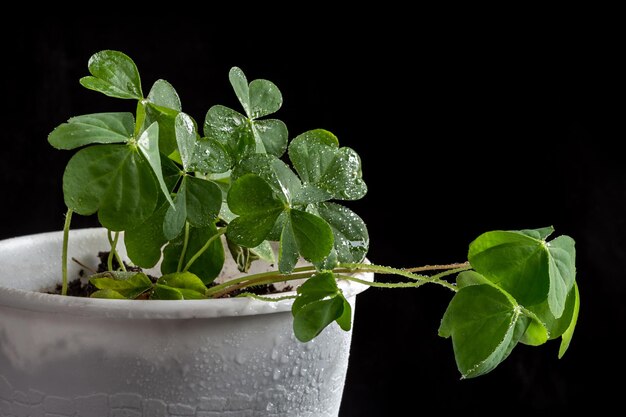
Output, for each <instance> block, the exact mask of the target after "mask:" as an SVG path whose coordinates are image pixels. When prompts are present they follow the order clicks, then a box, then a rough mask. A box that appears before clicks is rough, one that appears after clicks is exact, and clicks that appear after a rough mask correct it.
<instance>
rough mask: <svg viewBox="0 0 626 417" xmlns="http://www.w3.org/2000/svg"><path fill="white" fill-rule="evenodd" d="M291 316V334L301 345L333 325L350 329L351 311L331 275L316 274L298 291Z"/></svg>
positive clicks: (325, 273)
mask: <svg viewBox="0 0 626 417" xmlns="http://www.w3.org/2000/svg"><path fill="white" fill-rule="evenodd" d="M291 312H292V314H293V317H294V320H293V329H294V333H295V335H296V338H297V339H298V340H300V341H301V342H308V341H310V340H312V339H313V338H315V337H316V336H317V335H318V334H320V333H321V332H322V330H324V328H326V327H327V326H328V325H329V324H331V323H332V322H333V321H337V322H338V323H339V325H340V326H341V327H342V328H343V329H349V328H350V327H351V317H352V309H351V307H350V304H349V303H348V302H347V300H346V299H345V297H344V296H343V294H342V293H341V290H339V288H338V287H337V283H336V281H335V277H334V275H333V274H332V272H322V273H319V274H316V275H314V276H312V277H311V278H309V279H308V280H307V281H306V282H305V283H304V284H302V285H301V286H300V287H298V296H297V297H296V299H295V300H294V302H293V305H292V308H291Z"/></svg>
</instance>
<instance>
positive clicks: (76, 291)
mask: <svg viewBox="0 0 626 417" xmlns="http://www.w3.org/2000/svg"><path fill="white" fill-rule="evenodd" d="M98 258H100V263H99V264H98V267H97V269H96V271H93V270H91V271H85V269H81V270H80V271H79V272H78V275H79V276H78V278H75V279H74V280H71V281H69V282H68V284H67V295H69V296H72V297H90V296H91V294H93V293H94V292H95V291H97V290H98V289H97V288H96V287H94V286H93V285H92V284H91V283H90V282H89V280H88V279H87V277H88V276H89V275H91V274H93V273H94V272H95V273H102V272H106V271H108V270H109V268H108V264H107V262H108V259H109V252H98ZM124 266H125V267H126V270H127V271H131V272H143V269H141V268H140V267H138V266H130V265H128V264H127V263H126V262H124ZM119 267H120V264H119V263H118V262H117V260H116V259H115V258H113V269H114V270H117V269H118V268H119ZM148 278H150V280H151V281H152V282H153V283H156V281H157V279H158V278H157V277H154V276H151V275H148ZM215 285H217V284H216V283H211V284H209V285H208V286H209V287H213V286H215ZM61 289H62V287H61V284H57V286H56V288H55V290H54V291H52V292H50V294H61ZM292 290H293V287H292V286H291V285H287V286H286V287H285V288H284V289H282V290H278V289H277V288H276V286H275V285H274V284H263V285H256V286H254V287H247V288H243V289H240V290H235V291H233V292H231V293H229V294H226V295H224V296H222V297H221V298H232V297H236V296H237V295H239V294H242V293H246V292H248V293H252V294H256V295H268V294H278V293H281V292H287V291H292Z"/></svg>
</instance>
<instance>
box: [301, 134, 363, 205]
mask: <svg viewBox="0 0 626 417" xmlns="http://www.w3.org/2000/svg"><path fill="white" fill-rule="evenodd" d="M289 158H290V159H291V162H292V163H293V166H294V168H295V169H296V171H297V172H298V175H300V178H301V179H302V181H303V183H304V187H303V188H302V192H301V194H300V195H299V196H298V197H297V199H296V201H298V202H299V203H301V204H309V203H316V202H322V201H326V200H331V199H337V200H358V199H359V198H361V197H363V196H364V195H365V193H366V192H367V187H366V185H365V182H364V181H363V179H362V174H361V159H360V158H359V156H358V155H357V153H356V152H354V151H353V150H352V149H350V148H345V147H344V148H339V145H338V142H337V138H336V137H335V136H334V135H333V134H332V133H330V132H328V131H325V130H322V129H317V130H311V131H308V132H305V133H303V134H301V135H300V136H298V137H296V138H295V139H294V140H292V141H291V144H290V145H289Z"/></svg>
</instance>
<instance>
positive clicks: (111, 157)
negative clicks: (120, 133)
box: [63, 144, 159, 231]
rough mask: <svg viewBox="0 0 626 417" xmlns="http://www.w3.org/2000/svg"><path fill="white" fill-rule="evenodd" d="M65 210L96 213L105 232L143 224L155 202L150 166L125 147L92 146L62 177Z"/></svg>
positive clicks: (152, 210)
mask: <svg viewBox="0 0 626 417" xmlns="http://www.w3.org/2000/svg"><path fill="white" fill-rule="evenodd" d="M63 194H64V196H65V204H66V205H67V207H68V208H70V209H72V210H74V211H75V212H76V213H78V214H81V215H85V216H87V215H90V214H94V213H96V212H98V218H99V220H100V223H101V224H102V225H103V226H104V227H106V228H108V229H109V230H114V231H115V230H117V231H120V230H126V229H128V228H131V227H133V226H134V225H136V224H138V223H140V222H143V221H144V220H146V219H147V218H148V217H149V216H150V215H151V214H152V213H153V212H154V209H155V208H156V204H157V200H158V198H159V191H158V188H157V183H156V181H155V179H154V174H153V173H152V168H151V166H150V164H149V163H148V162H147V161H146V160H145V158H144V157H143V156H142V155H141V154H140V152H139V151H138V150H136V149H134V148H133V147H132V146H129V145H117V144H114V145H94V146H90V147H88V148H84V149H81V150H80V151H78V152H77V153H76V154H75V155H74V156H73V157H72V158H71V159H70V161H69V162H68V164H67V167H66V169H65V174H64V175H63Z"/></svg>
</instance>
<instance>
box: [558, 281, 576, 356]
mask: <svg viewBox="0 0 626 417" xmlns="http://www.w3.org/2000/svg"><path fill="white" fill-rule="evenodd" d="M573 290H574V308H573V311H572V318H571V320H570V323H569V326H567V329H565V331H564V332H563V336H562V339H561V346H560V347H559V359H561V358H562V357H563V355H565V352H566V351H567V349H568V348H569V344H570V342H571V341H572V337H573V336H574V329H575V328H576V322H577V321H578V313H579V311H580V294H579V292H578V285H576V283H574V288H573Z"/></svg>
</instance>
